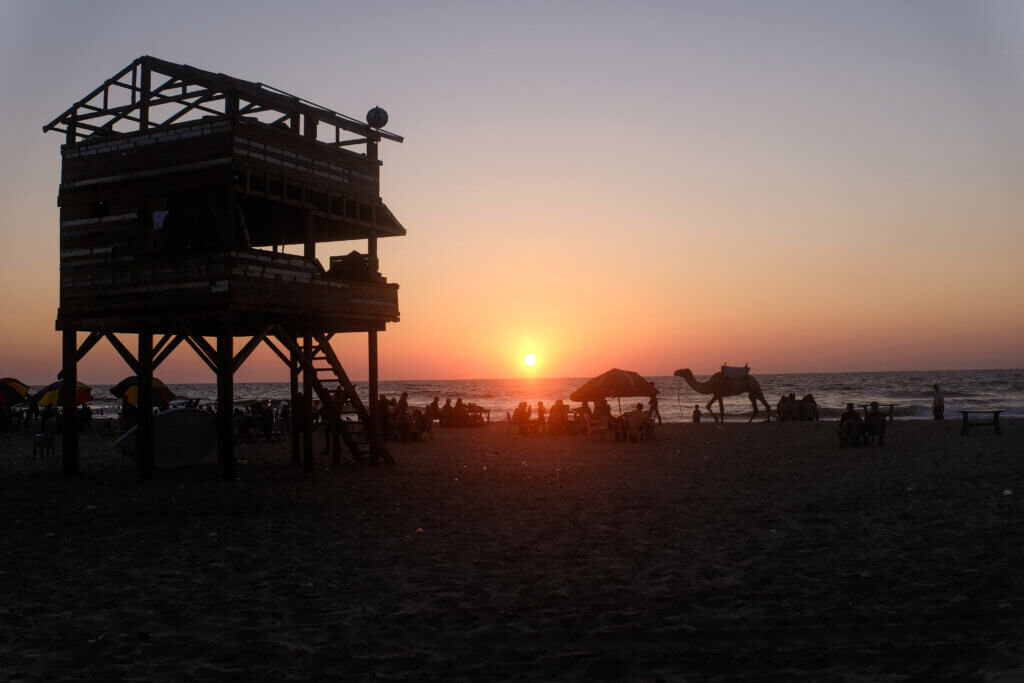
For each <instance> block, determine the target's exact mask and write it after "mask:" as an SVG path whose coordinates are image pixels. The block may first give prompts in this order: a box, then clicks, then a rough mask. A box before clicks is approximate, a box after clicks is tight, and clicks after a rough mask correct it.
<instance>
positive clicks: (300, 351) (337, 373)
mask: <svg viewBox="0 0 1024 683" xmlns="http://www.w3.org/2000/svg"><path fill="white" fill-rule="evenodd" d="M275 336H277V338H278V339H280V340H281V343H282V344H284V345H285V346H286V347H288V350H289V351H291V352H292V353H294V354H295V356H296V358H298V360H299V365H300V366H301V367H302V369H303V371H304V372H306V373H307V376H308V377H310V378H311V384H312V386H313V390H314V391H316V394H317V396H318V397H319V398H320V403H321V404H322V405H323V406H324V408H325V411H326V413H327V415H326V418H327V419H328V420H331V421H332V422H333V423H334V425H335V426H336V428H337V433H338V436H340V437H341V440H342V441H343V442H344V443H345V447H346V448H348V451H349V453H351V454H352V457H353V458H354V459H355V460H357V461H360V460H362V459H363V458H369V460H370V462H371V463H373V464H377V463H378V461H379V460H383V461H384V462H385V463H386V464H388V465H394V464H395V461H394V459H393V458H392V457H391V454H390V453H389V452H388V449H387V446H386V445H385V444H384V442H383V440H382V439H381V438H380V434H379V433H378V430H376V429H374V428H373V426H374V425H373V424H372V422H371V421H370V414H369V412H367V410H366V406H364V405H363V400H362V399H361V398H360V397H359V394H358V393H357V392H356V388H355V385H353V384H352V381H351V380H350V379H349V378H348V374H347V373H346V372H345V368H343V367H342V365H341V361H340V360H339V359H338V356H337V354H335V353H334V349H332V348H331V344H330V338H329V337H328V335H326V334H324V333H317V334H314V335H312V336H311V342H312V345H311V348H310V349H309V353H307V350H306V348H305V345H304V344H303V342H302V338H301V337H296V336H294V335H292V334H291V333H289V332H288V331H287V330H285V329H284V328H282V327H280V326H278V327H277V329H276V335H275ZM353 415H354V416H355V419H349V418H350V417H351V416H353Z"/></svg>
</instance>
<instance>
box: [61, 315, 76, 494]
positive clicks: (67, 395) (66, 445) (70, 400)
mask: <svg viewBox="0 0 1024 683" xmlns="http://www.w3.org/2000/svg"><path fill="white" fill-rule="evenodd" d="M63 351H64V370H63V373H62V374H63V382H64V385H63V388H64V391H63V394H62V395H61V398H62V399H63V400H62V401H61V405H62V406H63V409H64V417H63V428H64V432H63V444H62V445H63V448H62V449H61V459H62V460H63V465H64V474H67V475H73V474H78V420H77V417H78V413H77V411H76V408H77V403H76V401H75V399H76V396H77V395H78V360H77V357H76V356H77V353H78V332H77V330H69V329H65V330H64V339H63Z"/></svg>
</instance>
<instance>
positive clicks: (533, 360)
mask: <svg viewBox="0 0 1024 683" xmlns="http://www.w3.org/2000/svg"><path fill="white" fill-rule="evenodd" d="M523 363H524V364H525V365H526V367H528V368H532V367H533V366H534V365H536V364H537V356H535V355H533V354H532V353H528V354H526V355H525V356H523Z"/></svg>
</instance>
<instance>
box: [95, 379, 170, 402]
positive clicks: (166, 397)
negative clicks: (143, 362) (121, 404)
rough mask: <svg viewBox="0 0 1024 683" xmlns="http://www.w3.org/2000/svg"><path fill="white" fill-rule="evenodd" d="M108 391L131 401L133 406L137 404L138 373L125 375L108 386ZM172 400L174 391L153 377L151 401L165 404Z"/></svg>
mask: <svg viewBox="0 0 1024 683" xmlns="http://www.w3.org/2000/svg"><path fill="white" fill-rule="evenodd" d="M110 393H112V394H113V395H114V396H116V397H118V398H123V399H124V400H126V401H128V402H129V403H131V404H132V405H133V406H137V405H139V377H138V375H132V376H131V377H125V378H124V379H123V380H121V381H120V382H118V383H117V385H116V386H113V387H111V388H110ZM173 400H174V393H173V392H172V391H171V390H170V389H168V388H167V385H165V384H164V383H163V382H161V381H160V380H158V379H157V378H156V377H154V378H153V403H154V404H155V405H160V406H166V405H167V404H169V403H170V402H171V401H173Z"/></svg>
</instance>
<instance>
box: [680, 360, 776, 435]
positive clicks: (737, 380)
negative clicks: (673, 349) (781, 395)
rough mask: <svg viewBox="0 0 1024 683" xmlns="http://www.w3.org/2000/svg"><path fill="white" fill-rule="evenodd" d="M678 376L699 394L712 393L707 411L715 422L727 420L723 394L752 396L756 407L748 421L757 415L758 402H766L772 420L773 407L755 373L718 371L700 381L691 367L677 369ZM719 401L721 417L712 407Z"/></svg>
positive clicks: (769, 418) (765, 406)
mask: <svg viewBox="0 0 1024 683" xmlns="http://www.w3.org/2000/svg"><path fill="white" fill-rule="evenodd" d="M675 376H676V377H682V378H683V379H684V380H686V383H687V384H689V385H690V388H691V389H693V390H694V391H696V392H697V393H699V394H711V400H710V401H708V405H707V411H708V412H709V413H711V417H713V418H715V422H718V421H719V419H721V420H722V421H723V422H724V421H725V406H724V405H722V397H723V396H739V395H740V394H746V395H747V396H749V397H750V405H752V406H753V407H754V412H752V413H751V414H750V419H749V420H747V422H748V423H749V422H753V420H754V418H755V417H756V416H757V412H758V411H757V402H758V401H760V402H761V403H763V404H764V409H765V411H767V415H768V417H767V419H766V422H771V419H772V409H771V408H770V407H769V406H768V401H766V400H764V394H762V393H761V385H760V384H759V383H758V381H757V379H756V378H755V377H754V376H753V375H744V376H743V377H726V376H725V374H723V373H721V372H716V373H715V374H713V375H711V379H709V380H708V381H707V382H698V381H697V379H696V378H695V377H694V376H693V372H692V371H691V370H690V369H689V368H685V369H683V370H676V372H675ZM715 401H718V411H719V413H721V418H719V416H718V415H715V411H714V410H712V409H711V405H712V404H713V403H714V402H715Z"/></svg>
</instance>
